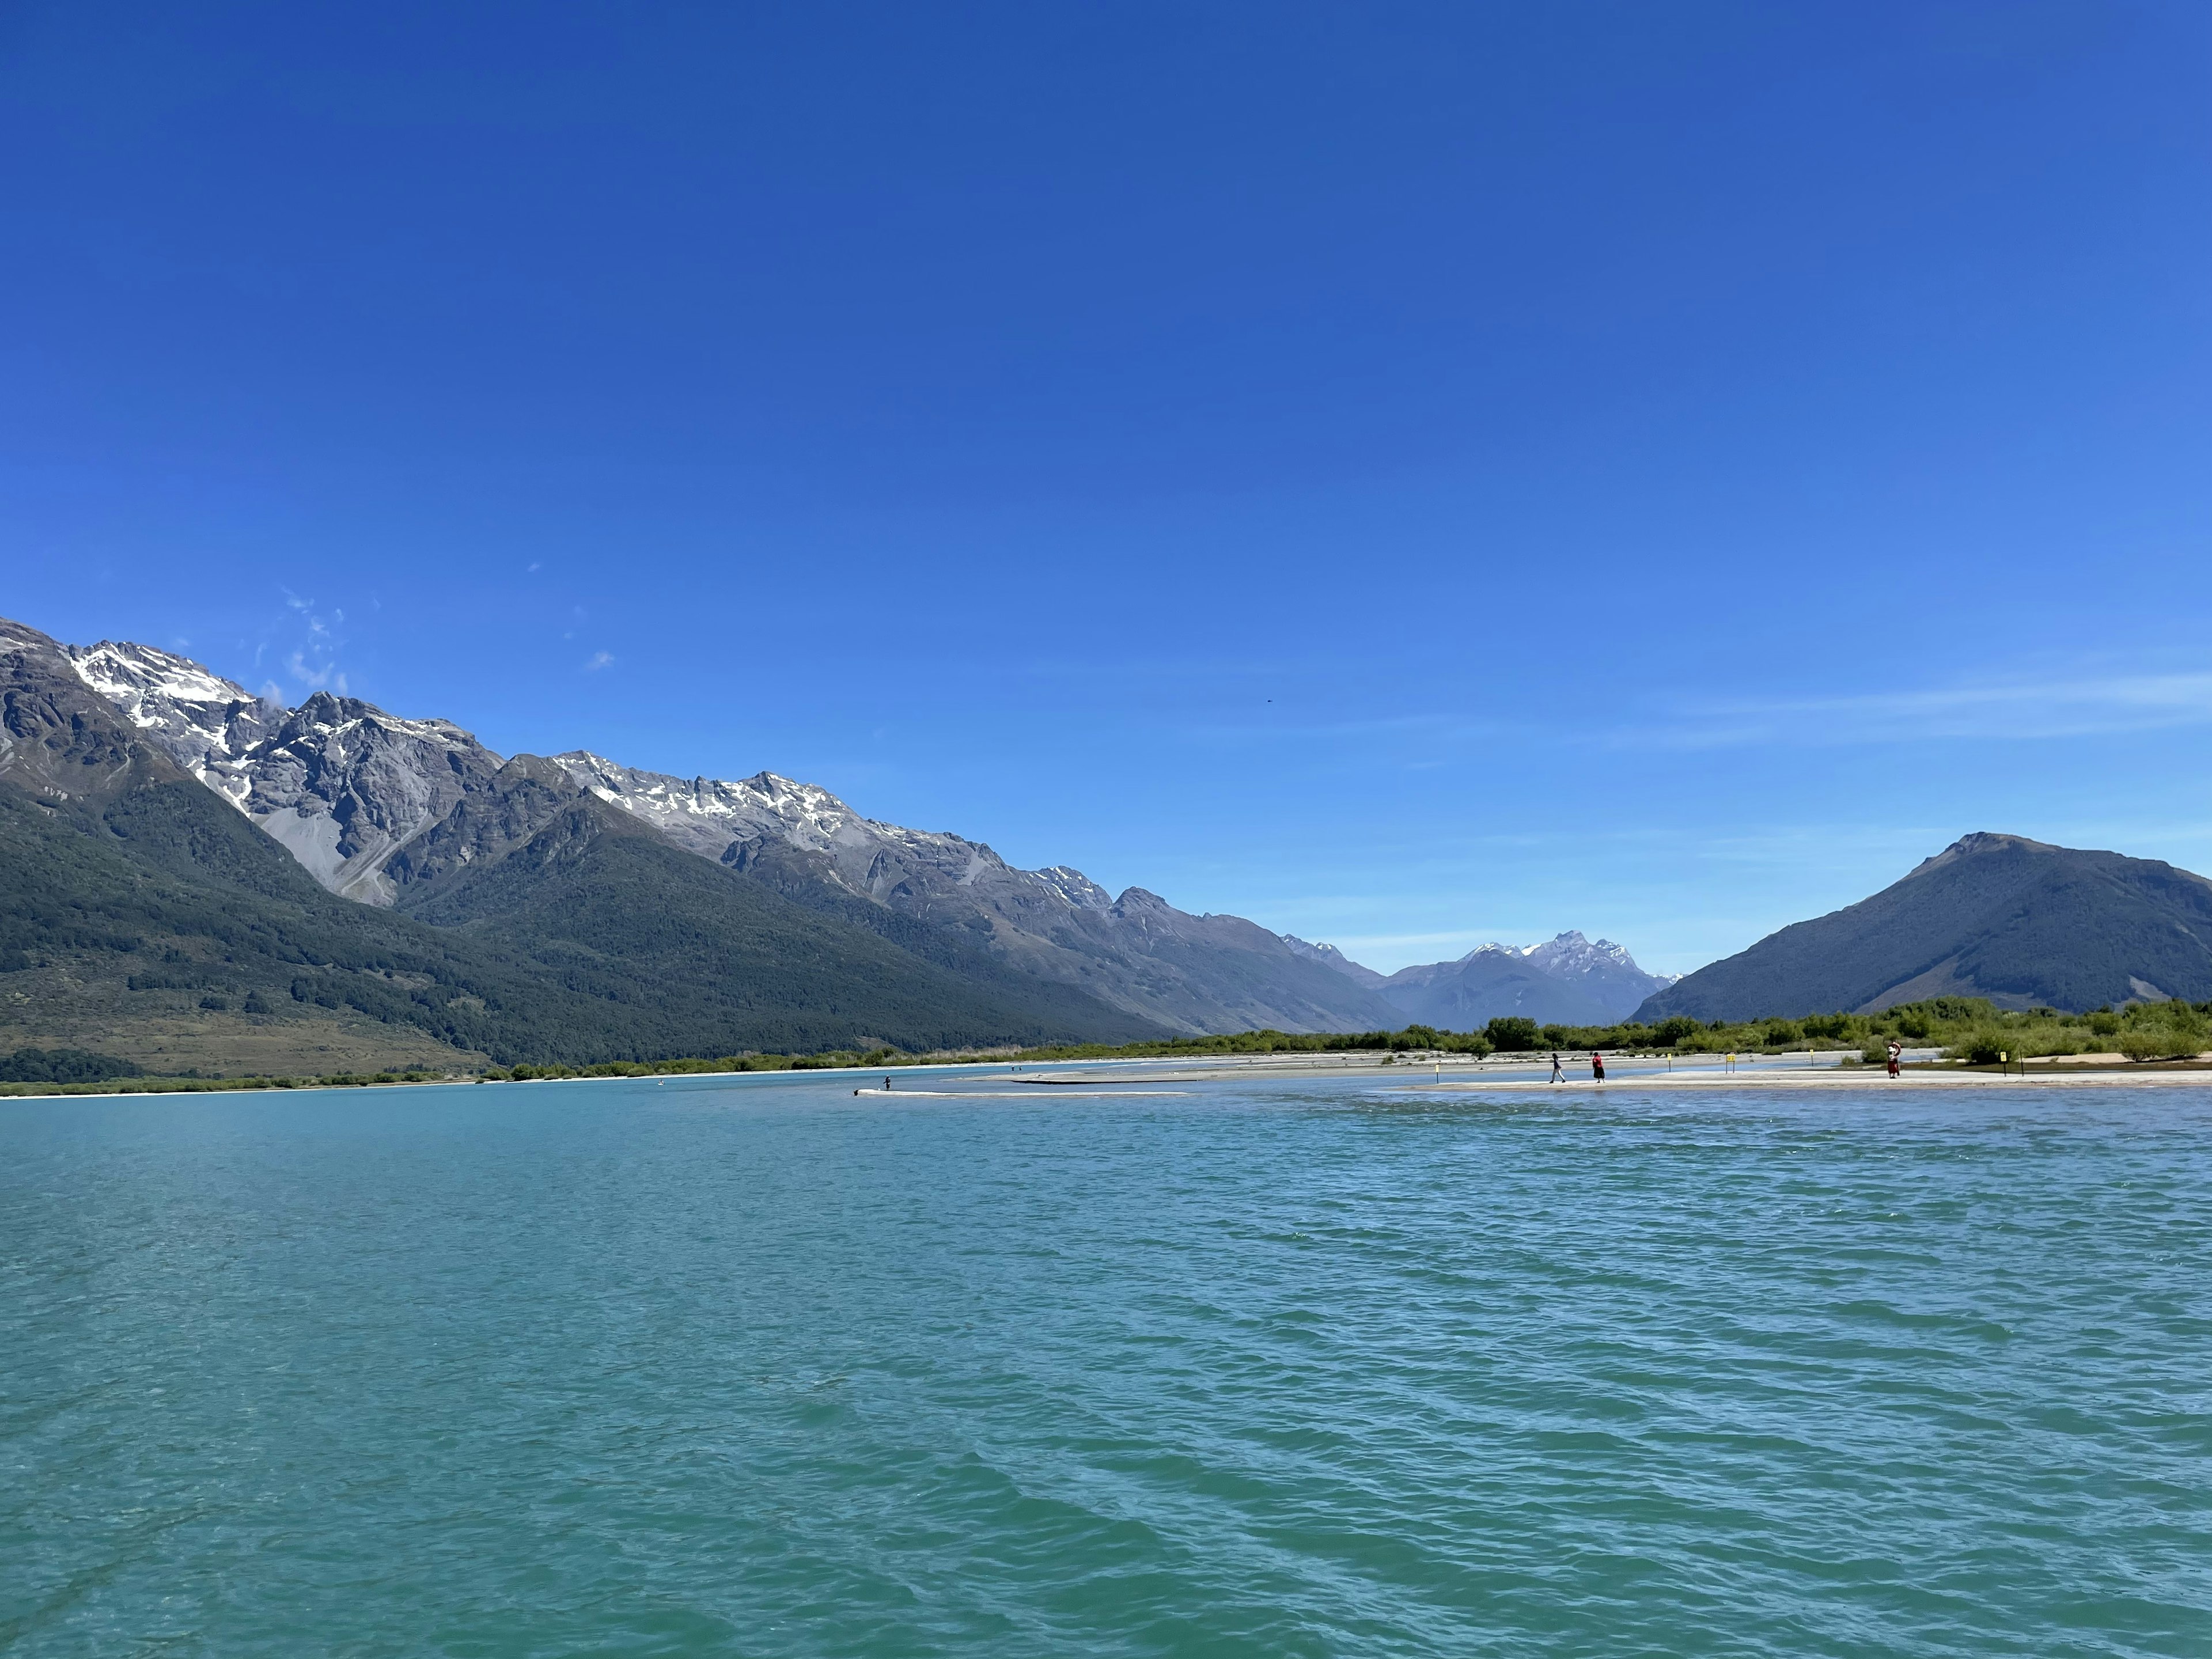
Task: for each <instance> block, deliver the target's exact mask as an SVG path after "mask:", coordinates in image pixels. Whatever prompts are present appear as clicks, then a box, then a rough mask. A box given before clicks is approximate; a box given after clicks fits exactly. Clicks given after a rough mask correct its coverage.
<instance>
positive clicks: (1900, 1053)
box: [1889, 1037, 1905, 1077]
mask: <svg viewBox="0 0 2212 1659" xmlns="http://www.w3.org/2000/svg"><path fill="white" fill-rule="evenodd" d="M1904 1059H1905V1045H1904V1044H1903V1043H1901V1042H1899V1041H1898V1040H1897V1039H1896V1038H1895V1037H1892V1038H1890V1040H1889V1074H1890V1075H1891V1076H1892V1077H1895V1076H1896V1075H1897V1068H1898V1066H1899V1064H1900V1063H1901V1062H1902V1061H1903V1060H1904Z"/></svg>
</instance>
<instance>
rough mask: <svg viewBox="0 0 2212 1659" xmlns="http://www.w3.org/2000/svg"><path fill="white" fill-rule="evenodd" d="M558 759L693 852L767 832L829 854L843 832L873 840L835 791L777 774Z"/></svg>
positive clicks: (571, 755) (585, 754)
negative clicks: (686, 771) (711, 774)
mask: <svg viewBox="0 0 2212 1659" xmlns="http://www.w3.org/2000/svg"><path fill="white" fill-rule="evenodd" d="M553 761H554V764H556V765H557V766H559V767H560V768H561V769H562V770H563V771H564V772H566V773H567V774H568V776H569V777H570V778H571V779H573V780H574V782H575V783H576V785H577V787H580V788H583V789H588V790H590V791H591V792H592V793H593V794H595V795H597V796H598V797H599V799H601V800H604V801H606V802H607V803H609V804H610V805H615V806H619V807H621V808H622V809H623V811H626V812H629V813H630V814H632V815H634V816H635V817H641V818H643V819H644V820H645V821H646V822H647V823H650V824H651V825H653V828H654V829H658V830H659V831H660V833H661V834H662V835H663V836H665V837H667V839H668V840H669V841H671V842H673V843H675V844H676V845H677V846H678V847H681V848H684V850H685V851H686V852H690V853H696V854H699V855H700V856H701V857H702V858H709V859H713V860H716V861H717V862H718V863H719V862H725V861H726V859H725V854H727V853H728V852H729V851H730V849H731V848H732V846H734V845H736V844H737V843H738V842H744V841H750V840H752V839H754V838H756V837H758V836H773V837H775V839H777V840H780V841H784V842H789V843H790V844H791V845H793V846H794V847H802V848H806V849H807V850H809V851H811V852H827V851H829V849H830V848H833V847H835V846H836V845H838V844H839V842H840V837H841V836H842V838H843V840H844V842H846V843H847V844H849V845H854V846H858V845H860V844H861V843H862V842H865V841H866V839H867V836H866V831H865V829H860V827H859V826H860V825H861V824H862V823H863V822H864V821H863V820H862V819H861V817H860V814H859V813H857V812H855V811H853V809H852V808H851V807H849V806H848V805H845V803H844V802H843V801H841V800H839V799H837V798H836V796H835V795H833V794H831V793H829V791H828V790H827V789H822V788H818V787H816V786H815V785H813V784H811V783H798V782H794V781H793V780H791V779H789V778H781V777H778V776H777V775H775V773H773V772H758V773H756V774H754V775H752V776H751V777H750V778H744V779H741V780H739V781H736V782H726V781H722V780H721V779H719V778H704V777H700V778H679V777H676V776H674V775H671V774H669V773H666V772H647V771H645V770H643V769H641V768H638V767H635V766H624V765H623V764H621V763H619V762H617V761H611V760H608V759H606V758H605V757H603V756H599V755H594V754H592V753H591V752H590V751H589V750H583V749H574V750H569V751H568V753H566V754H562V755H556V756H555V757H553Z"/></svg>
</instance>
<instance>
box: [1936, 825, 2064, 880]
mask: <svg viewBox="0 0 2212 1659" xmlns="http://www.w3.org/2000/svg"><path fill="white" fill-rule="evenodd" d="M2067 850H2068V849H2067V848H2063V847H2054V846H2052V845H2051V843H2050V842H2043V841H2030V840H2029V839H2028V838H2027V836H2012V835H2007V834H2005V833H2004V832H2003V831H2002V830H1995V829H1977V830H1975V831H1974V832H1973V833H1972V835H1966V836H1960V837H1959V839H1958V840H1956V841H1954V842H1952V843H1951V844H1950V845H1949V846H1948V847H1947V848H1944V849H1943V850H1942V852H1940V853H1938V854H1936V855H1935V856H1934V857H1932V858H1924V859H1923V860H1920V862H1919V863H1917V864H1916V865H1915V866H1912V868H1911V870H1909V871H1907V872H1905V878H1906V879H1907V880H1910V879H1911V878H1912V877H1914V876H1917V875H1919V874H1921V873H1922V872H1924V871H1929V870H1940V869H1942V868H1943V867H1944V866H1947V865H1950V864H1954V863H1956V862H1957V861H1958V860H1960V859H1971V858H1984V857H1987V856H1989V855H1990V854H1996V853H2011V852H2021V853H2063V852H2065V851H2067Z"/></svg>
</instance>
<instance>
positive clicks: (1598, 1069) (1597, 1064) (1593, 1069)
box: [1590, 1049, 1605, 1083]
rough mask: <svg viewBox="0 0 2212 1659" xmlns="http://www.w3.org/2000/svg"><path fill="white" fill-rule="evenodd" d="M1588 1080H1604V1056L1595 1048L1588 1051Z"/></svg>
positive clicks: (1597, 1081) (1599, 1081) (1600, 1081)
mask: <svg viewBox="0 0 2212 1659" xmlns="http://www.w3.org/2000/svg"><path fill="white" fill-rule="evenodd" d="M1590 1080H1591V1081H1592V1082H1593V1083H1602V1082H1604V1081H1605V1056H1604V1055H1603V1054H1599V1053H1597V1052H1596V1051H1595V1049H1593V1050H1592V1051H1591V1052H1590Z"/></svg>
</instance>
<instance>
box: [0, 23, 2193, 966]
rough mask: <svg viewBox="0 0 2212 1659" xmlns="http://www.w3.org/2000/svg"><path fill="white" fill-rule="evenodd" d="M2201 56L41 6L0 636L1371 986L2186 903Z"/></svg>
mask: <svg viewBox="0 0 2212 1659" xmlns="http://www.w3.org/2000/svg"><path fill="white" fill-rule="evenodd" d="M2208 71H2212V8H2206V7H2203V6H2201V5H2197V4H2194V3H2185V4H2184V3H2171V4H2169V3H2128V0H2098V3H2085V4H2071V3H2033V0H2016V3H2002V4H1987V5H1981V4H1944V3H1934V0H1917V3H1911V4H1900V5H1893V6H1886V5H1881V4H1872V3H1865V0H1855V3H1850V4H1839V5H1833V6H1824V5H1818V4H1800V5H1788V6H1781V5H1751V4H1699V3H1686V4H1680V5H1672V6H1665V7H1659V6H1650V5H1646V4H1640V3H1638V4H1620V5H1608V4H1602V3H1584V4H1566V5H1559V6H1530V5H1502V6H1481V5H1468V4H1460V5H1445V6H1434V7H1428V6H1394V5H1363V6H1351V5H1344V6H1332V7H1310V6H1297V5H1271V6H1265V7H1257V6H1255V7H1242V6H1232V5H1210V6H1198V7H1191V6H1185V5H1176V6H1145V5H1134V4H1131V5H1114V4H1108V5H1097V6H1086V7H1073V6H1059V7H1055V6H1046V7H1038V6H1029V5H1024V6H1013V5H1007V6H989V5H981V6H963V7H958V8H952V7H942V8H931V7H920V8H916V7H910V6H885V7H865V6H862V7H848V6H836V5H813V6H806V7H790V6H777V7H723V6H714V7H704V6H702V7H684V6H667V7H656V8H649V9H648V8H628V7H616V6H611V5H610V6H538V5H533V6H527V7H525V6H516V7H511V8H509V7H499V6H478V7H470V8H442V7H441V8H431V7H421V8H416V7H409V6H405V5H380V6H375V7H368V6H361V7H352V8H346V7H330V8H323V7H296V6H275V5H271V6H266V7H256V6H244V7H230V6H224V5H220V4H208V5H199V6H193V7H189V8H179V7H167V6H163V7H156V6H144V7H130V6H123V7H118V6H109V5H102V4H99V3H76V4H71V5H69V6H65V7H64V6H40V5H29V6H17V7H14V8H10V9H8V10H7V11H6V12H5V14H4V15H0V168H4V170H5V178H6V187H7V193H8V201H9V210H8V212H7V213H6V214H5V215H4V216H0V307H4V312H5V314H6V316H7V317H8V318H9V325H8V326H7V327H6V328H5V329H4V330H0V612H4V613H6V614H9V615H13V616H15V617H19V618H21V619H22V620H24V621H27V622H29V623H33V624H34V625H36V626H38V627H41V628H44V629H47V630H48V631H49V632H52V633H54V634H57V635H61V636H63V637H64V638H68V639H70V640H76V641H88V640H91V639H94V638H99V637H101V636H109V637H118V638H136V639H142V640H145V641H150V642H154V643H159V644H165V645H170V646H173V647H178V648H181V649H185V650H188V651H190V652H191V653H192V654H194V655H197V656H198V657H200V658H202V659H204V660H206V661H207V662H209V663H210V664H211V665H214V666H215V667H216V668H218V669H220V670H222V671H224V672H226V673H228V674H230V675H232V676H234V678H238V679H240V680H242V681H244V682H246V684H250V685H253V686H256V687H258V686H260V685H262V684H265V683H273V684H275V685H276V687H277V688H279V690H281V691H282V693H283V696H284V697H285V698H286V700H287V701H297V700H298V699H299V697H300V696H302V695H304V693H305V692H306V691H307V690H308V689H310V688H311V687H312V686H313V685H316V684H331V685H335V684H338V682H339V679H340V678H341V677H343V684H344V685H345V686H346V687H347V689H349V690H350V691H352V692H353V693H354V694H355V695H356V696H364V697H368V698H369V699H371V700H372V701H374V702H380V703H382V704H384V705H386V706H387V707H389V708H392V709H394V710H396V711H398V712H401V713H406V714H444V715H447V716H449V717H451V718H453V719H456V720H460V721H461V722H462V723H463V724H465V725H467V726H471V728H472V729H474V730H475V731H476V732H477V733H478V734H479V735H480V736H481V737H482V738H483V739H484V741H486V742H487V743H489V744H491V745H492V746H493V747H494V748H495V749H497V750H501V751H502V752H513V751H517V750H535V751H541V752H543V751H551V750H562V749H567V748H571V747H576V746H585V747H589V748H592V749H595V750H599V751H601V752H604V753H606V754H610V755H612V756H614V757H617V758H619V759H622V760H623V761H626V762H629V763H633V764H636V765H642V766H648V767H653V768H658V769H664V770H669V771H675V772H680V773H684V774H690V773H694V772H705V773H708V774H712V775H724V776H729V775H746V774H749V773H751V772H754V771H757V770H758V769H762V768H763V767H766V768H770V769H775V770H776V771H779V772H782V773H785V774H787V775H795V776H798V777H802V778H806V779H810V780H812V781H817V782H820V783H823V784H824V785H826V786H828V787H831V788H833V789H835V790H836V791H837V792H839V793H841V794H843V795H845V796H846V797H847V798H848V799H850V800H851V801H852V802H853V803H854V805H856V806H858V807H859V808H860V809H861V810H862V811H866V812H867V813H869V814H870V815H872V816H874V817H883V818H887V819H890V820H893V821H896V822H901V823H912V824H918V825H921V826H925V827H929V828H938V829H957V830H958V831H960V832H962V833H963V834H967V835H970V836H975V837H977V838H980V839H982V840H986V841H988V842H990V843H991V844H992V845H993V846H994V847H995V848H998V849H999V850H1000V852H1001V853H1002V854H1005V855H1006V856H1007V857H1008V858H1009V859H1011V860H1014V861H1015V862H1017V863H1019V864H1024V865H1030V866H1034V865H1041V864H1047V863H1068V864H1073V865H1075V866H1079V867H1080V868H1082V869H1084V870H1085V871H1087V872H1090V873H1091V875H1092V876H1093V877H1095V878H1097V879H1099V880H1101V881H1103V882H1104V883H1105V884H1108V885H1109V886H1111V887H1115V888H1116V889H1119V888H1120V887H1121V886H1123V885H1127V884H1140V885H1144V886H1146V887H1151V888H1153V889H1155V890H1158V891H1160V892H1162V893H1164V894H1165V895H1166V896H1168V897H1170V899H1171V900H1173V901H1174V902H1176V903H1178V904H1181V905H1182V906H1184V907H1185V908H1192V909H1207V910H1230V911H1235V912H1238V913H1240V914H1243V915H1250V916H1252V917H1254V918H1255V919H1257V920H1259V921H1262V922H1265V923H1267V925H1269V926H1271V927H1278V928H1283V929H1287V930H1290V931H1294V932H1297V933H1302V934H1304V935H1306V936H1308V937H1314V938H1324V939H1334V940H1337V941H1338V942H1339V943H1340V944H1342V945H1345V947H1346V949H1347V950H1349V951H1352V954H1354V955H1355V956H1358V957H1361V958H1362V959H1364V960H1366V961H1369V962H1370V963H1374V964H1376V966H1379V967H1383V968H1392V967H1395V966H1398V965H1401V964H1402V963H1407V962H1415V961H1425V960H1431V959H1434V958H1437V957H1443V956H1446V955H1455V954H1458V953H1459V952H1460V951H1464V950H1466V949H1468V948H1469V947H1470V946H1472V945H1474V944H1475V943H1477V942H1479V941H1480V940H1482V939H1489V938H1500V937H1502V938H1505V939H1520V940H1525V939H1534V938H1539V937H1545V936H1548V935H1549V934H1550V933H1554V932H1556V931H1558V930H1559V929H1561V928H1565V927H1580V928H1582V929H1583V930H1584V931H1586V932H1589V933H1593V934H1595V933H1605V934H1607V935H1608V936H1610V937H1613V938H1615V939H1620V940H1621V941H1623V942H1624V943H1626V944H1627V945H1629V946H1630V947H1631V948H1632V950H1633V951H1636V953H1637V954H1638V957H1639V958H1641V959H1642V960H1644V962H1645V963H1646V965H1648V966H1653V967H1657V968H1661V969H1674V970H1680V969H1688V968H1691V967H1694V966H1696V965H1698V964H1699V963H1703V962H1705V961H1708V960H1711V958H1713V957H1717V956H1720V955H1723V954H1726V953H1728V952H1729V951H1734V950H1736V949H1739V948H1741V946H1743V945H1746V944H1748V943H1749V942H1750V941H1751V940H1753V939H1755V938H1757V937H1759V935H1760V934H1762V933H1765V932H1767V931H1769V930H1771V928H1772V927H1776V926H1778V925H1780V924H1782V923H1784V922H1786V921H1792V920H1796V919H1797V918H1799V917H1802V916H1804V915H1811V914H1816V913H1818V912H1820V911H1824V910H1826V909H1829V908H1833V907H1835V906H1837V905H1838V904H1842V903H1845V902H1850V901H1851V900H1853V899H1856V898H1857V897H1860V896H1863V895H1864V894H1865V893H1867V892H1869V891H1870V890H1873V889H1875V887H1878V886H1880V885H1881V884H1885V883H1887V882H1888V881H1890V880H1892V879H1893V878H1895V877H1897V876H1898V875H1899V874H1901V873H1902V872H1904V871H1905V869H1907V868H1909V867H1910V866H1911V865H1912V864H1913V863H1914V862H1916V861H1917V860H1919V859H1920V858H1922V857H1924V856H1926V855H1927V854H1930V853H1933V852H1935V851H1936V850H1938V849H1939V848H1941V847H1942V846H1943V845H1944V844H1945V843H1946V842H1948V841H1950V840H1952V839H1953V838H1954V837H1955V836H1958V835H1960V834H1962V833H1964V832H1966V831H1968V830H1973V829H2007V830H2014V831H2017V832H2021V833H2024V834H2027V835H2032V836H2039V837H2041V838H2044V839H2049V840H2055V841H2060V842H2069V843H2072V844H2077V845H2094V846H2100V847H2112V848H2119V849H2121V850H2123V851H2126V852H2130V853H2135V854H2142V855H2146V856H2154V857H2163V858H2167V859H2171V860H2174V861H2175V862H2178V863H2181V864H2185V865H2189V866H2192V867H2195V868H2198V869H2212V800H2208V787H2207V782H2206V780H2207V778H2208V776H2212V770H2208V766H2207V762H2208V760H2212V743H2208V734H2212V654H2208V652H2207V649H2206V644H2205V641H2206V631H2207V623H2208V622H2209V621H2212V559H2208V557H2207V553H2208V532H2212V349H2208V348H2212V216H2208V214H2207V212H2206V204H2207V203H2208V201H2212V100H2208V99H2206V98H2205V96H2204V94H2203V88H2204V87H2205V85H2206V83H2207V76H2208Z"/></svg>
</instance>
